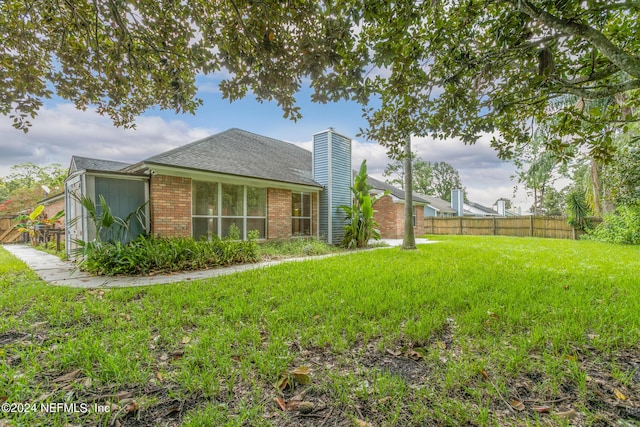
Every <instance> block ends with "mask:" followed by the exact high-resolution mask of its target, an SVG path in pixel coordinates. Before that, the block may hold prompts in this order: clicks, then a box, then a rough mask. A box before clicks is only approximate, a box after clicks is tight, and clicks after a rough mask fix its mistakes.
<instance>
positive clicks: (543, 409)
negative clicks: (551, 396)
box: [532, 406, 551, 414]
mask: <svg viewBox="0 0 640 427" xmlns="http://www.w3.org/2000/svg"><path fill="white" fill-rule="evenodd" d="M532 409H533V410H534V411H536V412H537V413H539V414H546V413H547V412H549V411H551V407H550V406H534V407H533V408H532Z"/></svg>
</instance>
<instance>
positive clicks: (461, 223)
mask: <svg viewBox="0 0 640 427" xmlns="http://www.w3.org/2000/svg"><path fill="white" fill-rule="evenodd" d="M460 235H461V236H462V217H460Z"/></svg>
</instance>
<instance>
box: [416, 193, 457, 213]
mask: <svg viewBox="0 0 640 427" xmlns="http://www.w3.org/2000/svg"><path fill="white" fill-rule="evenodd" d="M420 197H422V198H423V199H425V200H426V201H427V203H428V204H429V206H431V207H432V208H434V209H436V210H438V211H440V212H445V213H456V211H455V209H453V208H452V207H451V203H450V202H447V201H446V200H443V199H441V198H440V197H436V196H426V195H423V194H421V195H420Z"/></svg>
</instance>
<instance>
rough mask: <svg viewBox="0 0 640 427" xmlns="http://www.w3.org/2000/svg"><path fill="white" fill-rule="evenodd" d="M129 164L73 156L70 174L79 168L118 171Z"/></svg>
mask: <svg viewBox="0 0 640 427" xmlns="http://www.w3.org/2000/svg"><path fill="white" fill-rule="evenodd" d="M127 166H129V163H124V162H116V161H113V160H101V159H92V158H89V157H80V156H72V157H71V165H70V166H69V175H71V174H72V173H74V172H77V171H79V170H91V171H105V172H117V171H120V170H121V169H124V168H126V167H127Z"/></svg>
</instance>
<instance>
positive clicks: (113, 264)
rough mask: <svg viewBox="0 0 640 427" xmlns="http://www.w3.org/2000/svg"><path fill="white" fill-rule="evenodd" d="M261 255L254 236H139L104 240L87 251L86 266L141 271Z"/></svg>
mask: <svg viewBox="0 0 640 427" xmlns="http://www.w3.org/2000/svg"><path fill="white" fill-rule="evenodd" d="M250 237H251V236H250ZM259 259H260V256H259V251H258V245H257V243H256V242H255V240H254V239H252V238H250V239H249V240H246V241H237V240H231V239H224V240H222V239H218V238H216V239H214V240H211V241H207V240H201V241H197V242H196V241H195V240H193V239H191V238H188V237H173V238H163V237H144V236H139V237H138V238H136V239H135V240H133V241H131V242H129V243H127V244H122V243H120V242H113V243H104V242H102V244H100V245H98V246H97V247H96V248H95V249H94V250H93V251H91V253H89V254H87V258H86V260H85V262H84V264H83V266H82V267H83V269H84V270H86V271H89V272H91V273H93V274H98V275H108V276H112V275H117V274H129V275H140V274H151V273H166V272H175V271H184V270H198V269H203V268H212V267H219V266H225V265H231V264H240V263H248V262H257V261H259Z"/></svg>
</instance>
